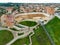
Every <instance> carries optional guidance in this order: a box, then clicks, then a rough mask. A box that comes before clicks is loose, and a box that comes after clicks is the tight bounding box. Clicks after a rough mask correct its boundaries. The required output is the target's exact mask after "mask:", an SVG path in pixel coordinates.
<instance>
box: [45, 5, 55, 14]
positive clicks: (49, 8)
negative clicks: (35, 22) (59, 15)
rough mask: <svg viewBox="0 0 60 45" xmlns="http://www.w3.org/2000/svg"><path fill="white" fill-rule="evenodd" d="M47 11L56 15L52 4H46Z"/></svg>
mask: <svg viewBox="0 0 60 45" xmlns="http://www.w3.org/2000/svg"><path fill="white" fill-rule="evenodd" d="M45 11H46V13H47V14H50V15H54V13H55V9H54V8H53V7H50V6H46V7H45Z"/></svg>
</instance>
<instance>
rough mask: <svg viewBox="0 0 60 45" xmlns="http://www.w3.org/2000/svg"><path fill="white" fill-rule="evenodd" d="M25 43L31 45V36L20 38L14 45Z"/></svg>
mask: <svg viewBox="0 0 60 45" xmlns="http://www.w3.org/2000/svg"><path fill="white" fill-rule="evenodd" d="M24 44H26V45H29V37H25V38H22V39H18V40H17V41H15V42H14V43H13V44H12V45H24Z"/></svg>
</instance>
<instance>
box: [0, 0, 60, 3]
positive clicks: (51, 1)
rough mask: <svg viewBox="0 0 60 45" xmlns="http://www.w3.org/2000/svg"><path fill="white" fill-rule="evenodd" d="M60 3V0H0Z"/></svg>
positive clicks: (0, 0)
mask: <svg viewBox="0 0 60 45" xmlns="http://www.w3.org/2000/svg"><path fill="white" fill-rule="evenodd" d="M8 2H11V3H60V0H0V3H8Z"/></svg>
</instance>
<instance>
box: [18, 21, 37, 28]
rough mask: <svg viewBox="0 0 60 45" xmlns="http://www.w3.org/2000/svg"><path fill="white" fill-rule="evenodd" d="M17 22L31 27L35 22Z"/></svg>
mask: <svg viewBox="0 0 60 45" xmlns="http://www.w3.org/2000/svg"><path fill="white" fill-rule="evenodd" d="M19 24H22V25H26V26H29V27H32V26H35V25H36V24H37V23H36V22H34V21H22V22H19Z"/></svg>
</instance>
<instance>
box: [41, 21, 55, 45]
mask: <svg viewBox="0 0 60 45" xmlns="http://www.w3.org/2000/svg"><path fill="white" fill-rule="evenodd" d="M40 24H41V26H42V28H43V29H44V31H45V32H46V34H47V36H48V38H49V40H50V42H51V44H52V45H55V43H54V41H53V40H52V38H51V37H50V35H49V33H48V32H47V29H46V28H45V26H44V25H43V23H41V22H40Z"/></svg>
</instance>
